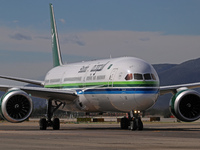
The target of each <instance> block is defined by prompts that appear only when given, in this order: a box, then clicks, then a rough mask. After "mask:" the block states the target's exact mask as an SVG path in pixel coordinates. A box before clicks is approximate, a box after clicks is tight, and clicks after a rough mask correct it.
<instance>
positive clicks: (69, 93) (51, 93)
mask: <svg viewBox="0 0 200 150" xmlns="http://www.w3.org/2000/svg"><path fill="white" fill-rule="evenodd" d="M11 88H17V89H21V90H22V91H25V92H26V93H27V94H31V96H33V97H39V98H44V99H54V100H64V101H73V100H75V99H76V98H77V97H78V95H77V94H76V91H74V90H70V89H65V90H63V89H54V88H41V87H26V86H23V87H20V86H19V87H18V86H7V85H0V91H7V90H9V89H11Z"/></svg>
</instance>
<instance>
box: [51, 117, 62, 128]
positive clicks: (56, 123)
mask: <svg viewBox="0 0 200 150" xmlns="http://www.w3.org/2000/svg"><path fill="white" fill-rule="evenodd" d="M59 129H60V120H59V118H54V119H53V130H59Z"/></svg>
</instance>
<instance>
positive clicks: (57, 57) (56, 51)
mask: <svg viewBox="0 0 200 150" xmlns="http://www.w3.org/2000/svg"><path fill="white" fill-rule="evenodd" d="M49 5H50V20H51V40H52V52H53V65H54V67H56V66H60V65H62V58H61V51H60V45H59V40H58V34H57V29H56V21H55V17H54V11H53V5H52V4H49Z"/></svg>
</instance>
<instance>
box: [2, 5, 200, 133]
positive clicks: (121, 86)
mask: <svg viewBox="0 0 200 150" xmlns="http://www.w3.org/2000/svg"><path fill="white" fill-rule="evenodd" d="M49 6H50V21H51V37H52V52H53V64H54V67H53V68H52V69H51V70H50V71H49V72H48V73H47V74H46V77H45V80H44V81H38V80H31V79H24V78H18V77H10V76H3V75H1V76H0V78H4V79H9V80H15V81H20V82H25V83H30V84H35V85H38V86H39V87H26V86H8V85H0V90H1V91H5V94H4V95H3V96H2V97H1V99H0V114H1V116H2V117H3V118H4V119H5V120H7V121H9V122H11V123H19V122H23V121H25V120H26V119H27V118H29V117H30V115H31V113H32V111H33V102H32V98H31V97H39V98H44V99H47V102H48V103H47V117H46V118H41V119H40V121H39V124H40V130H46V129H47V127H53V129H54V130H59V129H60V120H59V118H54V117H53V115H54V112H55V111H56V110H58V109H62V110H64V111H77V112H86V113H90V112H99V113H105V112H124V113H128V117H124V118H122V119H121V122H120V127H121V129H130V130H131V131H132V130H143V122H142V120H141V117H140V113H141V112H143V111H145V110H147V109H148V108H150V107H152V106H153V105H154V104H155V103H156V101H157V99H158V96H159V95H163V94H167V93H172V94H173V97H172V99H171V101H170V105H169V107H170V110H171V112H172V114H173V115H174V116H175V117H177V118H178V119H179V120H181V121H185V122H192V121H196V120H198V119H199V118H200V93H198V92H196V91H195V90H192V89H193V88H197V87H200V82H198V83H190V84H182V85H171V86H159V77H158V75H157V73H156V71H155V69H154V68H153V66H152V65H151V64H149V63H147V62H146V61H144V60H142V59H139V58H135V57H119V58H110V59H101V60H94V61H86V62H77V63H71V64H63V62H62V57H61V51H60V45H59V40H58V34H57V27H56V22H55V16H54V10H53V5H52V4H50V5H49Z"/></svg>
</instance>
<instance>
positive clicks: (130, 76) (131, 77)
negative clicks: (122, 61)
mask: <svg viewBox="0 0 200 150" xmlns="http://www.w3.org/2000/svg"><path fill="white" fill-rule="evenodd" d="M132 79H133V74H132V73H129V74H127V75H126V77H125V80H132Z"/></svg>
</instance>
